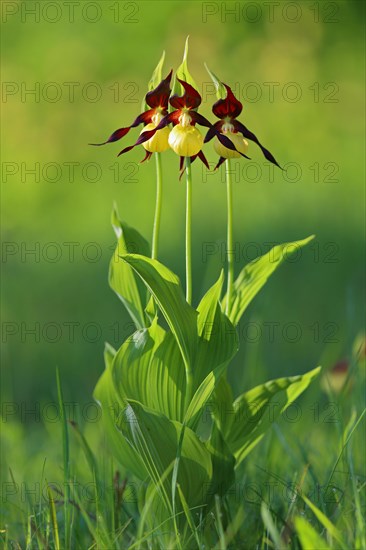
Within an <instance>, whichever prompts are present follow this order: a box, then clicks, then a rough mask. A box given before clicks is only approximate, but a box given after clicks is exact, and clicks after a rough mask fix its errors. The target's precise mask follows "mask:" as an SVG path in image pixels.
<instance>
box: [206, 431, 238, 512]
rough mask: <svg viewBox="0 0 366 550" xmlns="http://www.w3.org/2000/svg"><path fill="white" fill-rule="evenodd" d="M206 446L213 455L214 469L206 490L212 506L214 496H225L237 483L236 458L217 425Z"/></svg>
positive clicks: (209, 503) (207, 500) (207, 499)
mask: <svg viewBox="0 0 366 550" xmlns="http://www.w3.org/2000/svg"><path fill="white" fill-rule="evenodd" d="M206 446H207V449H208V451H209V452H210V453H211V457H212V458H211V459H212V469H213V474H212V481H211V484H210V485H209V486H208V487H207V489H206V502H207V504H208V505H212V504H213V498H214V496H215V495H220V496H223V495H224V494H225V493H226V491H228V489H229V488H230V487H231V485H232V484H233V483H234V481H235V473H234V467H235V458H234V456H233V455H232V453H231V452H230V449H229V447H228V446H227V444H226V442H225V440H224V438H223V436H222V434H221V432H220V430H219V429H218V427H217V425H216V424H214V425H213V426H212V434H211V437H210V439H209V441H208V442H207V443H206Z"/></svg>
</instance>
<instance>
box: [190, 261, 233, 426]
mask: <svg viewBox="0 0 366 550" xmlns="http://www.w3.org/2000/svg"><path fill="white" fill-rule="evenodd" d="M223 281H224V278H223V272H221V274H220V277H219V279H218V281H217V282H216V283H215V284H214V285H213V286H212V287H211V288H210V289H209V290H208V292H207V293H206V294H205V296H204V297H203V298H202V300H201V302H200V304H199V306H198V308H197V311H198V320H197V324H198V334H199V342H198V348H197V354H196V360H195V363H194V367H193V374H194V389H195V390H196V391H195V394H194V396H193V398H192V400H191V403H190V405H189V408H188V411H187V415H186V422H187V423H188V425H189V426H191V427H192V428H196V427H197V423H198V421H199V418H200V416H201V414H202V412H203V410H204V406H205V405H206V403H207V401H208V400H209V399H210V397H211V395H212V392H213V391H214V389H215V387H216V385H217V384H218V383H219V380H220V378H221V376H222V375H223V373H224V372H225V369H226V367H227V365H228V363H229V361H230V360H231V358H232V357H233V355H234V354H235V353H236V352H237V350H238V339H237V333H236V329H235V327H234V326H233V325H232V324H231V323H230V321H229V319H228V318H227V317H226V316H225V315H224V314H223V313H222V311H221V306H220V301H219V300H220V296H221V291H222V285H223Z"/></svg>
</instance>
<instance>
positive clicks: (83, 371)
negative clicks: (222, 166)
mask: <svg viewBox="0 0 366 550" xmlns="http://www.w3.org/2000/svg"><path fill="white" fill-rule="evenodd" d="M74 4H75V8H74V13H73V14H72V13H71V12H70V8H68V7H67V6H65V3H63V2H56V3H55V2H30V1H27V2H3V3H2V11H3V13H2V46H3V100H2V101H3V105H2V107H3V117H2V137H3V139H4V142H3V146H2V152H3V155H2V209H3V211H2V214H3V215H2V220H3V229H2V236H3V251H2V252H3V254H2V268H3V285H2V321H3V325H2V344H3V345H2V348H3V352H2V353H3V361H2V363H3V368H4V370H3V376H2V380H3V395H4V396H5V401H15V402H17V403H21V402H24V403H25V404H26V406H28V407H29V408H31V407H32V404H34V403H35V401H41V402H47V401H49V400H50V399H52V398H53V397H54V396H55V393H56V391H55V386H56V385H55V369H56V367H58V368H59V370H60V373H61V377H62V380H63V385H64V392H65V399H66V400H67V401H72V400H73V401H77V402H80V403H86V402H89V401H90V400H91V394H92V390H93V387H94V385H95V383H96V381H97V379H98V377H99V375H100V373H101V372H102V370H103V347H104V341H106V340H108V341H109V342H111V343H112V345H114V346H115V347H117V346H118V345H119V344H120V343H121V342H122V340H123V338H125V337H126V336H127V335H128V334H129V333H130V332H131V324H130V322H129V319H128V317H127V315H126V313H125V312H124V309H123V306H122V304H120V303H119V301H118V299H117V297H115V296H114V294H113V293H112V291H111V290H110V289H109V287H108V281H107V272H108V263H109V259H110V256H111V254H112V249H113V245H114V235H113V232H112V230H111V227H110V212H111V208H112V204H113V201H116V202H117V204H118V207H119V212H120V215H121V217H122V218H123V219H124V220H125V221H126V222H127V223H128V224H130V225H133V226H134V227H136V228H137V229H138V230H139V231H140V232H141V233H142V234H143V235H145V236H146V237H147V238H148V239H150V236H151V230H152V220H153V210H154V194H155V167H154V162H153V161H152V162H149V163H145V164H142V165H140V164H138V163H139V161H140V160H141V159H142V157H143V150H142V149H140V148H136V149H135V150H133V151H132V152H130V153H129V154H128V155H125V156H122V157H120V158H118V159H117V158H116V155H117V153H118V152H119V151H120V150H121V149H122V148H123V147H124V146H125V145H129V144H131V143H133V141H134V139H135V138H136V136H137V131H136V130H135V131H131V133H130V134H129V135H128V136H127V137H126V138H124V140H123V142H120V143H117V144H111V145H106V146H105V147H102V148H92V147H89V146H88V143H89V142H98V141H103V140H104V139H105V138H107V136H109V135H110V133H111V132H112V131H113V130H115V129H116V128H118V127H120V126H125V125H128V124H130V123H131V122H132V120H133V119H134V118H135V117H136V116H137V115H138V114H139V112H140V105H141V101H142V99H143V96H144V94H145V93H146V87H147V82H148V80H149V79H150V76H151V73H152V71H153V69H154V67H155V65H156V63H157V61H158V59H159V58H160V56H161V53H162V51H163V50H165V51H166V63H165V67H164V72H165V73H167V72H168V71H169V70H170V68H176V67H177V66H178V65H179V64H180V62H181V58H182V54H183V48H184V41H185V38H186V36H187V35H188V34H189V35H190V54H189V66H190V70H191V73H192V75H193V77H194V78H195V80H196V82H197V83H198V85H199V87H200V90H201V92H202V95H203V97H204V100H205V101H204V103H203V105H202V109H201V112H202V113H203V114H204V115H205V116H207V117H210V118H211V119H212V120H213V115H212V114H211V106H212V103H213V101H214V99H215V98H214V95H213V93H212V88H211V86H210V83H209V78H208V76H207V73H206V71H205V69H204V65H203V64H204V62H206V63H207V64H208V65H209V67H210V68H211V69H212V70H213V71H214V72H215V73H216V74H217V75H218V76H219V77H220V78H221V79H222V80H223V81H225V82H227V83H228V84H230V85H231V86H232V87H233V89H234V90H235V91H236V93H237V95H238V96H239V98H240V99H241V100H242V102H243V104H244V110H243V113H242V115H241V117H240V119H241V120H242V121H243V122H244V124H246V125H247V126H248V127H249V128H250V129H251V130H252V131H254V132H255V133H256V134H257V135H258V137H259V138H260V140H261V141H262V142H263V144H264V145H266V146H267V147H268V148H269V149H270V150H271V151H272V152H273V154H274V155H275V157H276V158H277V159H278V161H279V162H280V163H281V164H282V165H283V166H285V167H286V165H287V168H288V169H287V171H285V172H284V173H281V171H280V170H278V169H274V170H273V171H272V170H270V169H269V166H268V163H266V162H265V159H264V158H263V157H262V156H261V153H260V150H259V149H258V148H257V147H256V146H255V144H250V149H249V153H248V154H249V156H251V158H252V161H251V162H249V161H247V160H245V159H243V160H240V161H236V162H235V163H234V169H235V177H234V181H235V185H234V193H235V241H236V242H237V247H238V248H237V251H238V257H237V263H236V270H237V272H238V271H239V270H240V268H241V267H242V265H243V264H244V263H246V262H247V261H248V260H250V259H253V258H254V257H255V256H256V255H257V254H258V253H264V252H266V251H267V250H268V248H269V244H268V243H279V242H283V241H291V240H295V239H301V238H304V237H306V236H308V235H310V234H313V233H315V234H316V241H314V243H313V244H311V245H309V246H308V247H307V248H306V249H304V251H303V252H302V254H301V257H298V258H297V260H296V261H293V262H286V264H285V266H284V267H282V268H281V270H280V271H279V272H278V273H276V275H274V276H273V279H272V280H271V281H270V283H269V284H268V285H267V286H266V288H265V289H264V291H263V292H262V294H261V295H260V296H259V297H258V298H257V299H256V300H255V302H254V303H253V304H252V305H251V306H250V309H249V310H248V314H247V317H246V320H245V322H243V323H242V324H241V326H240V327H239V331H240V342H241V352H240V354H239V356H238V359H237V361H236V363H235V364H234V365H233V367H232V370H231V377H232V379H233V380H234V381H235V384H236V386H235V387H236V388H237V391H239V390H240V389H241V388H242V387H243V386H247V385H249V384H250V383H252V382H260V381H262V380H264V379H265V378H268V377H269V376H271V377H272V376H273V377H275V376H280V375H283V374H297V373H301V372H304V371H306V370H309V369H310V368H312V367H314V366H315V365H316V364H319V363H322V364H323V365H325V366H330V365H332V364H333V363H334V362H335V361H337V360H338V359H340V358H343V357H347V356H349V354H350V350H351V347H352V342H353V341H354V338H355V337H356V335H357V334H358V333H359V331H360V330H361V329H362V326H363V314H364V311H363V306H362V303H363V300H362V298H363V292H364V279H363V273H364V272H363V259H364V243H363V235H364V172H363V163H361V159H363V158H364V146H365V144H364V127H363V119H364V96H363V83H364V75H363V70H362V67H363V65H362V59H363V47H362V44H363V23H362V16H363V12H362V2H359V1H358V0H357V1H354V2H351V1H348V2H330V3H324V2H315V3H310V2H306V1H298V2H295V3H293V2H292V3H288V2H280V3H279V5H277V3H271V2H270V3H265V4H266V5H264V4H262V3H255V2H249V3H248V2H227V3H221V2H197V1H194V2H187V1H184V2H180V1H175V2H109V1H108V0H106V1H102V2H80V3H74ZM55 5H56V7H55ZM37 6H38V7H37ZM57 6H58V8H59V9H57ZM32 10H36V11H35V13H33V14H32V13H31V12H32ZM37 10H38V11H37ZM230 10H234V11H230ZM31 90H35V91H34V93H29V92H30V91H31ZM120 144H121V145H120ZM205 153H206V156H207V158H208V159H209V161H210V162H211V163H212V165H214V163H215V162H216V160H217V158H216V154H215V152H214V150H213V147H212V144H209V145H208V146H207V147H206V149H205ZM288 163H290V164H288ZM163 168H164V188H165V189H164V204H163V218H162V233H161V244H160V250H161V254H160V257H161V260H162V261H163V262H165V263H166V264H167V265H168V266H169V267H170V268H171V269H173V270H174V271H175V272H177V273H178V274H179V275H180V276H181V277H182V279H183V276H184V208H185V206H184V195H185V189H184V183H183V181H182V182H179V180H178V158H177V157H176V156H175V155H174V153H173V152H172V151H169V152H167V153H166V154H164V157H163ZM32 169H33V170H35V171H36V173H35V174H34V173H33V174H32V173H29V172H28V170H32ZM193 174H194V211H193V238H194V247H193V269H194V296H195V303H197V301H198V299H199V297H200V296H201V295H202V293H203V292H204V291H205V290H207V288H208V287H209V286H210V285H211V284H212V283H213V282H214V281H215V280H216V278H217V276H218V273H219V269H220V267H221V266H222V265H223V263H224V258H223V257H222V256H223V254H222V253H221V251H224V247H225V231H226V228H225V223H226V209H225V185H224V179H223V172H222V171H218V172H217V173H212V174H211V173H208V172H207V170H206V169H205V168H203V167H202V165H200V164H199V161H197V162H196V163H195V165H194V170H193ZM207 243H209V246H211V243H213V245H212V246H213V248H214V250H215V251H216V252H215V253H214V254H211V255H209V257H206V256H207V255H205V253H204V252H205V250H206V251H207ZM31 250H35V253H33V254H31V253H27V251H31ZM271 327H272V328H271ZM31 329H35V334H31V333H28V332H27V331H28V330H31ZM259 365H261V368H259Z"/></svg>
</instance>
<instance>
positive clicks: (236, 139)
mask: <svg viewBox="0 0 366 550" xmlns="http://www.w3.org/2000/svg"><path fill="white" fill-rule="evenodd" d="M224 135H225V136H226V137H228V138H229V139H230V141H232V143H233V144H234V145H235V149H236V150H233V149H228V148H227V147H225V145H223V144H222V143H221V142H220V141H219V140H218V138H216V139H215V142H214V149H215V151H216V153H217V154H218V155H219V156H220V157H222V158H225V159H238V158H240V157H241V154H240V153H242V154H245V153H246V152H247V150H248V142H247V140H246V139H244V137H243V134H241V133H240V132H231V131H227V132H224Z"/></svg>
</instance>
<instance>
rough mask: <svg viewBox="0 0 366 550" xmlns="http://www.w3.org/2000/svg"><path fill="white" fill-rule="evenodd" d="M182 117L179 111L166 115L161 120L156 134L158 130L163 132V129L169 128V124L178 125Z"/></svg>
mask: <svg viewBox="0 0 366 550" xmlns="http://www.w3.org/2000/svg"><path fill="white" fill-rule="evenodd" d="M179 117H180V112H179V111H174V112H173V113H169V114H168V115H165V117H164V118H162V119H161V121H160V122H159V124H158V125H157V127H156V128H155V132H157V131H158V130H161V129H162V128H165V126H168V124H171V123H173V124H178V122H179Z"/></svg>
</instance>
